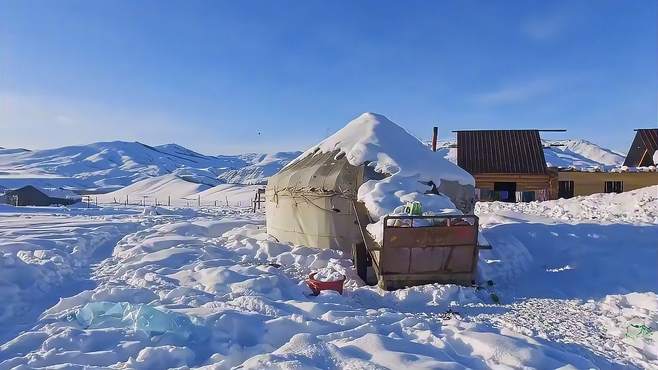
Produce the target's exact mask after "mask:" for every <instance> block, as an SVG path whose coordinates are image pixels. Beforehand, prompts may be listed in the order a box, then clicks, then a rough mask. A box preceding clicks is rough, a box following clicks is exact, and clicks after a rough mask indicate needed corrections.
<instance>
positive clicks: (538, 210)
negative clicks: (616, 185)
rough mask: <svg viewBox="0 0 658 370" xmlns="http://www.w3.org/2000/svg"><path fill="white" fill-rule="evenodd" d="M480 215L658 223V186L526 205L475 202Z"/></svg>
mask: <svg viewBox="0 0 658 370" xmlns="http://www.w3.org/2000/svg"><path fill="white" fill-rule="evenodd" d="M478 209H479V212H480V213H484V214H496V215H504V214H505V213H506V212H509V211H512V212H522V213H524V214H527V215H537V216H545V217H550V218H553V219H557V220H560V221H562V222H589V221H597V222H606V223H622V222H623V223H632V224H658V185H655V186H649V187H646V188H641V189H637V190H633V191H629V192H624V193H620V194H614V193H609V194H605V193H601V194H593V195H589V196H578V197H574V198H571V199H558V200H550V201H546V202H529V203H514V204H511V203H502V202H490V203H478Z"/></svg>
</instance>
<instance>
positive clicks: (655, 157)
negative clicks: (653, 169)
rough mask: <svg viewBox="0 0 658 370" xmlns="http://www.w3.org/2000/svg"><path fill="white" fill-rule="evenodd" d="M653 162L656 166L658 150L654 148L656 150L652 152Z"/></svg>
mask: <svg viewBox="0 0 658 370" xmlns="http://www.w3.org/2000/svg"><path fill="white" fill-rule="evenodd" d="M653 164H654V165H656V166H658V150H656V152H655V153H653Z"/></svg>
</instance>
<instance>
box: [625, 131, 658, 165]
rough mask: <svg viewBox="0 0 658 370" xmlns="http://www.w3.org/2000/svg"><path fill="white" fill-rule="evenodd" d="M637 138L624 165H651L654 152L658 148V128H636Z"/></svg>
mask: <svg viewBox="0 0 658 370" xmlns="http://www.w3.org/2000/svg"><path fill="white" fill-rule="evenodd" d="M635 131H636V133H635V139H633V143H632V144H631V148H630V149H629V150H628V155H626V160H625V161H624V166H628V167H641V166H651V165H652V164H654V163H653V153H655V152H656V150H658V128H641V129H637V130H635Z"/></svg>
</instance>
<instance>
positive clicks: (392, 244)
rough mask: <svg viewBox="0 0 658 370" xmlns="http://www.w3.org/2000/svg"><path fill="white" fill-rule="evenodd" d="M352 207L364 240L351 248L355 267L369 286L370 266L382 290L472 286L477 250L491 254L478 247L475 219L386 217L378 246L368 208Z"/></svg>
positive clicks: (464, 217)
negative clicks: (445, 284)
mask: <svg viewBox="0 0 658 370" xmlns="http://www.w3.org/2000/svg"><path fill="white" fill-rule="evenodd" d="M353 206H354V212H355V215H356V216H357V220H356V222H357V223H358V225H359V229H360V230H361V237H362V241H361V240H359V241H357V242H355V243H354V244H353V246H352V256H353V261H354V265H355V267H356V269H357V273H358V274H359V276H360V277H361V278H362V279H363V280H364V281H366V282H367V281H368V280H371V279H368V267H369V266H372V269H373V272H374V274H375V276H376V278H377V283H378V285H379V286H380V287H381V288H382V289H387V290H391V289H399V288H403V287H406V286H413V285H421V284H430V283H452V284H461V285H470V284H472V283H473V282H474V280H475V275H476V271H477V262H478V252H479V249H489V248H490V247H488V246H480V245H478V221H479V220H478V217H477V216H474V215H450V216H406V215H404V216H385V217H384V220H383V225H382V227H383V234H382V235H383V238H382V242H381V244H379V243H377V242H376V241H375V240H374V238H373V237H372V235H371V234H370V233H369V232H368V230H367V229H366V226H367V225H368V224H370V223H371V220H370V217H369V216H368V212H367V210H366V208H365V205H364V204H363V203H360V202H353ZM421 220H423V221H424V222H422V223H421V222H419V221H421ZM414 222H415V223H416V224H415V225H414ZM419 223H420V224H421V225H419Z"/></svg>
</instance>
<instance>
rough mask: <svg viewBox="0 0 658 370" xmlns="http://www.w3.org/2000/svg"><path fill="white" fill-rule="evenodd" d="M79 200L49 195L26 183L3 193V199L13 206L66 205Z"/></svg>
mask: <svg viewBox="0 0 658 370" xmlns="http://www.w3.org/2000/svg"><path fill="white" fill-rule="evenodd" d="M79 200H80V199H79V198H57V197H51V196H48V195H47V194H45V193H44V192H42V191H41V190H39V189H37V188H35V187H34V186H32V185H27V186H23V187H22V188H20V189H16V190H10V191H7V192H6V193H5V195H4V201H5V202H7V203H9V204H11V205H14V206H50V205H65V206H66V205H70V204H74V203H76V202H78V201H79Z"/></svg>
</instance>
